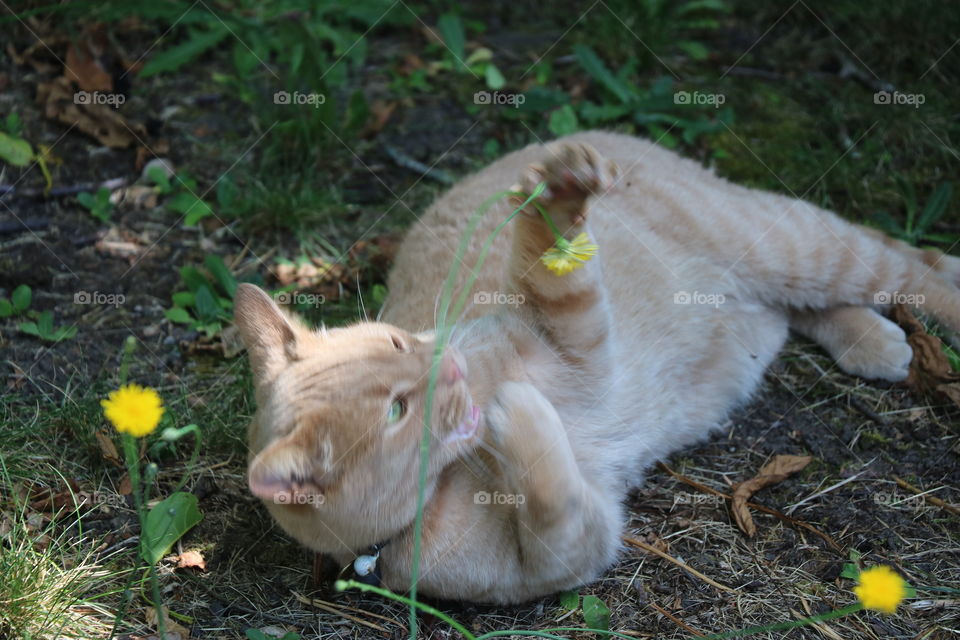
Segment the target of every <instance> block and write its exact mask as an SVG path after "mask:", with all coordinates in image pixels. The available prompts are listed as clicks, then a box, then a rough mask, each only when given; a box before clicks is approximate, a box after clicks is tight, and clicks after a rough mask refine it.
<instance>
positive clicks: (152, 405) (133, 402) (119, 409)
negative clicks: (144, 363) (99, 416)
mask: <svg viewBox="0 0 960 640" xmlns="http://www.w3.org/2000/svg"><path fill="white" fill-rule="evenodd" d="M100 405H101V406H102V407H103V415H105V416H106V417H107V420H109V421H110V422H111V423H113V426H114V427H116V429H117V431H120V432H122V433H129V434H130V435H132V436H134V437H136V438H142V437H143V436H145V435H147V434H149V433H151V432H152V431H153V430H154V429H156V428H157V424H159V423H160V417H161V416H162V415H163V402H162V401H161V400H160V394H158V393H157V392H156V391H155V390H153V389H151V388H149V387H141V386H140V385H136V384H128V385H126V386H124V387H120V388H119V389H117V390H116V391H113V392H111V393H110V395H109V396H108V397H107V399H106V400H101V401H100Z"/></svg>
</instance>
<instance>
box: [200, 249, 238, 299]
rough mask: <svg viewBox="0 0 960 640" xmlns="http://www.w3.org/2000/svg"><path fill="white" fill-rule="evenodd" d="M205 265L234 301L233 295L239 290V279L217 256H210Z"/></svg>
mask: <svg viewBox="0 0 960 640" xmlns="http://www.w3.org/2000/svg"><path fill="white" fill-rule="evenodd" d="M203 264H204V265H205V266H206V267H207V269H208V270H209V271H210V273H211V274H213V277H214V279H215V280H216V281H217V284H219V285H220V288H221V289H223V292H224V293H226V294H227V296H229V297H230V299H231V300H232V299H233V294H234V292H236V290H237V279H236V278H234V277H233V274H232V273H230V269H228V268H227V265H225V264H224V263H223V259H222V258H221V257H220V256H217V255H212V254H211V255H208V256H207V257H206V258H205V259H204V261H203Z"/></svg>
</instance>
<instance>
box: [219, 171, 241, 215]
mask: <svg viewBox="0 0 960 640" xmlns="http://www.w3.org/2000/svg"><path fill="white" fill-rule="evenodd" d="M239 195H240V190H239V189H238V188H237V183H236V182H234V181H233V178H231V177H230V175H229V174H227V175H225V176H223V177H222V178H221V179H220V182H218V183H217V204H218V205H220V210H221V211H225V212H226V213H227V214H229V213H230V211H229V209H231V208H232V207H233V205H234V204H235V203H236V202H237V197H238V196H239Z"/></svg>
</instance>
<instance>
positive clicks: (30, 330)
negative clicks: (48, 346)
mask: <svg viewBox="0 0 960 640" xmlns="http://www.w3.org/2000/svg"><path fill="white" fill-rule="evenodd" d="M18 328H19V329H20V331H22V332H23V333H26V334H28V335H31V336H36V337H38V338H39V337H40V329H39V327H37V323H36V322H21V323H20V325H19V327H18Z"/></svg>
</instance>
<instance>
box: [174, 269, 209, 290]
mask: <svg viewBox="0 0 960 640" xmlns="http://www.w3.org/2000/svg"><path fill="white" fill-rule="evenodd" d="M180 279H181V280H183V284H185V285H187V289H189V290H191V291H196V290H197V289H199V288H200V287H205V286H208V285H209V284H210V281H209V280H207V278H206V276H204V275H203V274H202V273H200V270H199V269H197V268H196V267H194V266H191V265H186V266H183V267H180Z"/></svg>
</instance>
